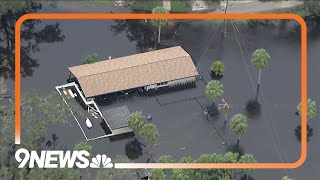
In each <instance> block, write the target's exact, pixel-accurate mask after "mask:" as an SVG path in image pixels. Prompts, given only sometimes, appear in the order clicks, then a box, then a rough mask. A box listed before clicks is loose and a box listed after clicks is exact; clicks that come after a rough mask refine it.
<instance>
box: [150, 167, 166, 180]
mask: <svg viewBox="0 0 320 180" xmlns="http://www.w3.org/2000/svg"><path fill="white" fill-rule="evenodd" d="M149 179H150V180H165V179H166V174H165V173H164V171H163V169H152V170H151V172H150V177H149Z"/></svg>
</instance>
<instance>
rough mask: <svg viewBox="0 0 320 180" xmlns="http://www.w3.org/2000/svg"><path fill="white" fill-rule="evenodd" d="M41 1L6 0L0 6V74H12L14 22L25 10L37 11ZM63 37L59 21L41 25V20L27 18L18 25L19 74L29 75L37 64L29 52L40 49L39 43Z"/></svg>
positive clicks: (6, 75)
mask: <svg viewBox="0 0 320 180" xmlns="http://www.w3.org/2000/svg"><path fill="white" fill-rule="evenodd" d="M41 8H42V5H41V3H39V2H35V1H33V0H24V1H5V2H1V6H0V21H1V23H0V24H1V26H0V61H1V62H0V64H1V66H0V76H2V77H4V78H14V57H15V52H14V49H15V36H14V33H15V23H16V21H17V20H18V19H19V18H20V17H21V16H22V15H24V14H28V13H36V12H38V11H39V10H40V9H41ZM64 38H65V36H64V35H62V31H61V29H60V28H59V23H57V22H56V23H54V24H46V25H42V24H41V20H27V21H25V22H24V23H23V26H22V27H21V75H22V77H27V76H32V74H33V71H34V68H36V67H38V66H39V63H38V59H36V58H34V57H32V53H34V52H38V51H40V48H39V45H40V44H41V43H54V42H60V41H63V40H64Z"/></svg>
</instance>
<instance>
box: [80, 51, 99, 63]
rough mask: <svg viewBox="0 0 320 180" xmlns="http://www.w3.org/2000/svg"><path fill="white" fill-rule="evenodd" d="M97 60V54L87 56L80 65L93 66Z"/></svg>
mask: <svg viewBox="0 0 320 180" xmlns="http://www.w3.org/2000/svg"><path fill="white" fill-rule="evenodd" d="M97 60H98V54H97V53H92V54H88V55H87V56H86V57H85V58H84V59H83V61H82V64H93V63H95V62H97Z"/></svg>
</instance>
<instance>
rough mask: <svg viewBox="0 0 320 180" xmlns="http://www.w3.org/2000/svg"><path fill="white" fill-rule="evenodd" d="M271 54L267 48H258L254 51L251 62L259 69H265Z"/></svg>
mask: <svg viewBox="0 0 320 180" xmlns="http://www.w3.org/2000/svg"><path fill="white" fill-rule="evenodd" d="M269 59H270V55H269V54H268V52H267V51H266V50H265V49H257V50H255V51H254V52H253V53H252V58H251V62H252V64H253V66H254V67H255V68H257V69H265V68H266V67H267V66H268V61H269Z"/></svg>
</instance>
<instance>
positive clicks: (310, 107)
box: [297, 99, 317, 119]
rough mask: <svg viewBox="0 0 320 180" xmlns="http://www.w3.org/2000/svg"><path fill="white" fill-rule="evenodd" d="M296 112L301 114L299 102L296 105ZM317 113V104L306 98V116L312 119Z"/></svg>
mask: <svg viewBox="0 0 320 180" xmlns="http://www.w3.org/2000/svg"><path fill="white" fill-rule="evenodd" d="M297 112H298V114H299V116H301V102H300V103H299V105H298V106H297ZM316 115H317V104H316V102H315V101H313V100H311V99H308V101H307V118H308V119H312V118H314V117H316Z"/></svg>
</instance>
